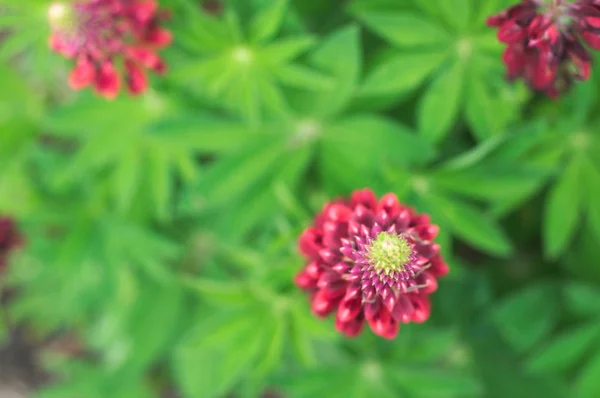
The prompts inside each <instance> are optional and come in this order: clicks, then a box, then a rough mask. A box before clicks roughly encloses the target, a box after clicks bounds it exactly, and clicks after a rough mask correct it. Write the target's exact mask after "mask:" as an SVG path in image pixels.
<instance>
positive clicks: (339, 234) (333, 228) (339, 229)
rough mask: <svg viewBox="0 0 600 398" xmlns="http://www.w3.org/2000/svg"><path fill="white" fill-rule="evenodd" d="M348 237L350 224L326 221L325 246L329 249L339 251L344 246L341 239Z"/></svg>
mask: <svg viewBox="0 0 600 398" xmlns="http://www.w3.org/2000/svg"><path fill="white" fill-rule="evenodd" d="M346 236H348V223H341V222H335V221H326V222H325V223H323V244H324V245H325V246H327V247H329V248H335V249H338V248H340V247H341V246H342V241H341V239H342V238H343V237H346Z"/></svg>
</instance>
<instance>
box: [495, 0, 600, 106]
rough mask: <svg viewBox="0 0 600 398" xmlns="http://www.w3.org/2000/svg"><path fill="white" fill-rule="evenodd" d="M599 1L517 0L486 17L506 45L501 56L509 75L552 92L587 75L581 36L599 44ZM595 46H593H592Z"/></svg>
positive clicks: (554, 94)
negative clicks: (512, 4) (517, 1)
mask: <svg viewBox="0 0 600 398" xmlns="http://www.w3.org/2000/svg"><path fill="white" fill-rule="evenodd" d="M597 4H600V1H596V0H580V2H579V3H570V2H567V1H565V0H549V1H544V0H522V2H521V4H518V5H515V6H513V7H510V8H509V9H507V10H505V11H503V12H501V13H499V14H497V15H494V16H492V17H490V18H488V20H487V23H488V25H489V26H493V27H497V28H498V39H499V40H500V41H501V42H503V43H506V44H507V45H508V46H507V48H506V50H505V51H504V55H503V57H502V59H503V61H504V63H505V64H506V69H507V75H508V78H509V79H511V80H512V79H516V78H519V77H522V78H523V79H524V80H525V81H526V82H527V84H528V85H529V86H531V87H532V88H533V89H535V90H539V91H542V92H545V93H546V94H547V95H549V96H550V97H557V96H558V95H559V94H560V93H561V92H563V91H565V90H567V89H568V88H569V87H570V86H571V84H572V83H573V81H574V80H586V79H587V78H588V77H589V76H590V70H591V56H590V55H589V53H588V52H587V50H586V49H585V48H584V47H583V46H582V45H581V43H580V41H579V39H580V38H583V39H584V40H585V41H586V42H587V43H588V44H589V45H590V46H591V47H594V48H600V36H599V34H600V29H598V28H596V27H595V26H594V25H596V26H600V25H599V24H598V22H599V21H600V18H599V19H597V18H598V17H600V6H598V5H597ZM596 46H597V47H596Z"/></svg>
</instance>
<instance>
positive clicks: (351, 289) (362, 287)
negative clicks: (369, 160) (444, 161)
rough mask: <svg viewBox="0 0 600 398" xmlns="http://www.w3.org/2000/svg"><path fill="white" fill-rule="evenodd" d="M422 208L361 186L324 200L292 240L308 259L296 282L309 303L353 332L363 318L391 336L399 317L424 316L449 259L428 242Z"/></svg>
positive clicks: (432, 232)
mask: <svg viewBox="0 0 600 398" xmlns="http://www.w3.org/2000/svg"><path fill="white" fill-rule="evenodd" d="M437 233H438V227H437V226H435V225H433V224H431V223H430V220H429V216H428V215H426V214H417V213H415V211H414V210H413V209H411V208H409V207H407V206H404V205H402V204H401V203H399V202H398V199H397V198H396V195H394V194H391V193H389V194H387V195H384V196H383V197H382V198H381V199H379V200H378V199H377V197H376V196H375V194H374V193H373V192H372V191H371V190H368V189H364V190H359V191H355V192H354V193H353V194H352V196H351V197H350V199H349V200H345V199H342V200H336V201H333V202H330V203H328V204H326V205H325V207H324V209H323V211H322V212H321V213H319V214H318V215H317V216H316V218H315V221H314V224H313V226H312V227H310V228H307V229H306V230H305V231H304V232H303V233H302V235H301V236H300V239H299V241H298V246H299V249H300V252H301V253H302V254H303V255H304V257H305V258H306V259H307V262H308V264H307V265H306V266H305V267H304V269H303V270H302V271H301V272H300V273H299V274H298V275H297V276H296V279H295V282H296V285H298V286H299V287H300V288H302V289H304V290H306V291H308V292H309V293H310V297H311V301H312V311H313V312H314V313H315V314H316V315H317V316H320V317H325V316H327V315H329V314H330V313H332V312H335V313H336V322H335V325H336V329H337V330H338V331H339V332H341V333H343V334H345V335H347V336H350V337H352V336H356V335H358V334H359V333H360V332H361V330H362V327H363V325H364V323H365V321H366V322H367V323H368V324H369V326H370V327H371V329H372V330H373V332H374V333H376V334H378V335H379V336H382V337H385V338H387V339H393V338H394V337H395V336H396V334H397V333H398V329H399V324H400V323H409V322H424V321H426V320H427V319H428V318H429V313H430V302H429V295H430V294H431V293H433V292H434V291H435V290H436V289H437V278H438V277H441V276H443V275H445V274H446V273H448V266H447V265H446V263H445V262H444V260H443V259H442V256H441V255H440V253H439V250H440V247H439V245H438V244H436V243H433V239H434V238H435V236H436V235H437Z"/></svg>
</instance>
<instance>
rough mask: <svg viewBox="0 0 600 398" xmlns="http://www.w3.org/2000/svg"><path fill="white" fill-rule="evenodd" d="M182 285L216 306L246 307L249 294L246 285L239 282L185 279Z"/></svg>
mask: <svg viewBox="0 0 600 398" xmlns="http://www.w3.org/2000/svg"><path fill="white" fill-rule="evenodd" d="M183 284H184V285H185V286H187V287H189V288H190V289H192V290H193V291H195V292H197V293H199V294H200V296H201V297H202V298H203V299H205V300H207V301H209V302H212V303H213V304H218V305H226V306H237V305H246V304H247V302H248V297H249V296H250V294H251V292H250V291H249V288H248V285H246V284H244V283H239V282H231V281H229V282H222V281H214V280H209V279H190V278H185V279H184V280H183Z"/></svg>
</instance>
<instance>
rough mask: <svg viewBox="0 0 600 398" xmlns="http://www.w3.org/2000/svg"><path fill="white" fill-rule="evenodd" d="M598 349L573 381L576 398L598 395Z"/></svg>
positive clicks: (592, 397) (599, 358)
mask: <svg viewBox="0 0 600 398" xmlns="http://www.w3.org/2000/svg"><path fill="white" fill-rule="evenodd" d="M599 374H600V351H598V350H597V351H596V352H595V355H594V356H593V357H592V359H591V360H590V362H589V363H588V364H587V365H586V366H585V368H584V369H582V370H581V371H580V372H579V374H578V376H577V380H576V381H575V397H576V398H597V397H598V396H599V395H600V378H599V377H598V375H599Z"/></svg>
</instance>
